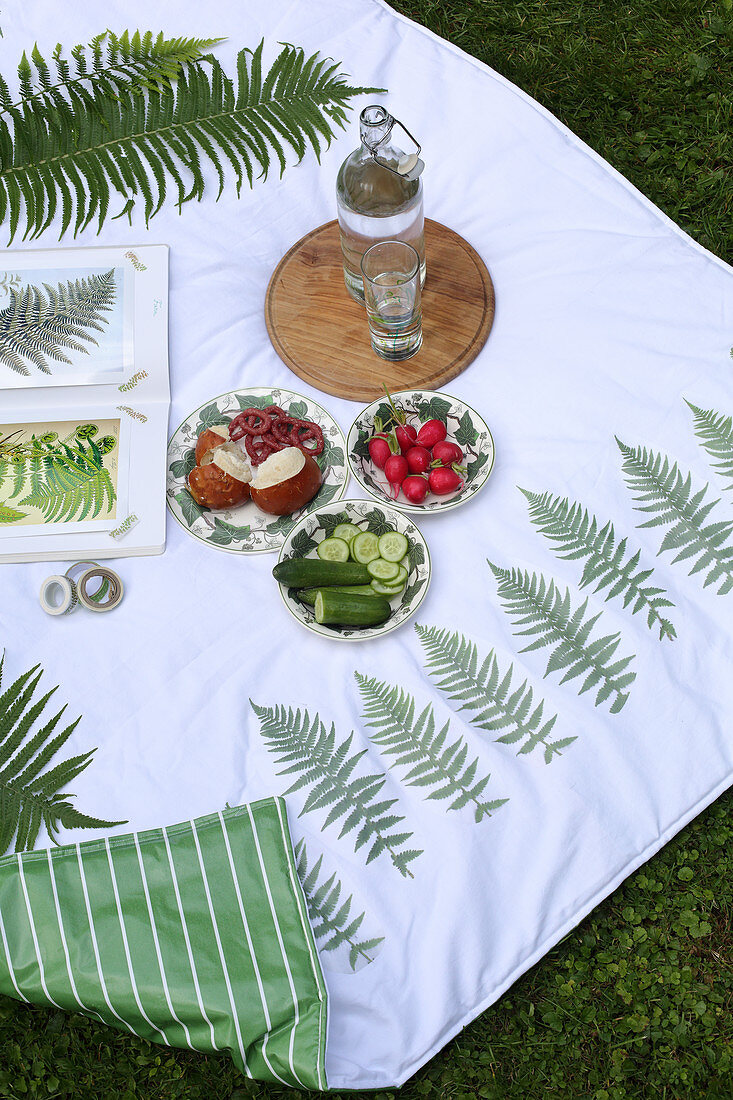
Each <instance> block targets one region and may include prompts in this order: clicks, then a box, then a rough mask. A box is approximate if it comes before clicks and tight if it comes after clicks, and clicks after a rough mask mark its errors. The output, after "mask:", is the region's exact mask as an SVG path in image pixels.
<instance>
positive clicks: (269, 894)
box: [247, 806, 305, 1088]
mask: <svg viewBox="0 0 733 1100" xmlns="http://www.w3.org/2000/svg"><path fill="white" fill-rule="evenodd" d="M247 813H248V814H249V820H250V824H251V825H252V835H253V837H254V842H255V848H256V849H257V859H258V860H259V864H260V871H261V874H262V881H263V882H264V884H265V890H266V891H267V900H268V902H269V905H270V912H271V913H272V919H273V921H274V922H275V933H276V935H277V942H278V944H279V945H280V952H281V954H282V960H283V963H284V965H285V972H286V974H287V976H288V984H289V986H290V992H291V994H292V997H293V1012H294V1014H295V1019H294V1021H293V1027H292V1030H291V1032H290V1048H289V1058H290V1069H291V1072H292V1074H293V1077H294V1078H295V1080H296V1081H297V1082H298V1084H299V1085H301V1086H302V1087H303V1088H305V1085H303V1082H302V1081H301V1080H300V1078H299V1077H298V1075H297V1073H296V1072H295V1059H294V1048H295V1029H296V1028H297V1026H298V1024H299V1022H300V1008H299V1006H298V995H297V993H296V991H295V983H294V981H293V974H292V971H291V969H290V962H289V960H288V954H287V951H286V950H285V944H284V943H283V937H282V930H281V928H280V922H279V921H278V919H277V911H276V909H275V903H274V901H273V899H272V891H271V890H270V881H269V879H268V877H267V871H266V870H265V861H264V859H263V858H262V848H261V847H260V838H259V834H258V832H257V825H256V824H255V819H254V814H253V813H252V808H251V807H250V806H247Z"/></svg>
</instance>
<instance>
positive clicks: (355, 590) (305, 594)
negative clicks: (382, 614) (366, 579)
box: [298, 584, 402, 606]
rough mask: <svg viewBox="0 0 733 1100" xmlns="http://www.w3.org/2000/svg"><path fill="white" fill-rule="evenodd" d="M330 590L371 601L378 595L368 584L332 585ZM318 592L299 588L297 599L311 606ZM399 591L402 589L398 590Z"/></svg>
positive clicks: (312, 589) (318, 590)
mask: <svg viewBox="0 0 733 1100" xmlns="http://www.w3.org/2000/svg"><path fill="white" fill-rule="evenodd" d="M330 589H331V591H332V592H350V593H351V595H352V596H371V598H372V599H373V598H374V597H375V596H378V595H379V593H378V592H377V591H376V590H375V589H374V588H372V586H371V585H370V584H346V585H340V584H334V585H331V586H330ZM320 591H321V589H320V588H301V590H300V592H298V599H299V600H302V601H303V603H309V604H311V606H312V605H313V604H314V603H315V602H316V596H317V595H318V593H319V592H320ZM401 591H402V589H400V592H401Z"/></svg>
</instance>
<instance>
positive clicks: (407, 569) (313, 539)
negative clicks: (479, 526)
mask: <svg viewBox="0 0 733 1100" xmlns="http://www.w3.org/2000/svg"><path fill="white" fill-rule="evenodd" d="M272 573H273V576H274V578H275V580H276V581H278V582H279V585H280V595H281V596H282V599H283V602H284V604H285V606H286V607H287V609H288V611H289V612H290V614H291V615H292V616H293V618H295V619H297V620H298V622H299V623H302V624H303V626H305V627H306V628H307V629H308V630H312V631H314V633H316V634H320V635H321V636H322V637H324V638H334V639H336V640H338V641H348V642H357V641H361V640H362V639H365V638H376V637H379V636H381V635H382V634H388V633H389V632H390V631H392V630H396V629H397V627H398V626H401V625H402V623H404V622H406V621H407V619H409V618H410V617H411V616H412V615H413V614H414V613H415V612H416V611H417V609H418V607H419V606H420V604H421V603H422V601H423V600H424V599H425V596H426V594H427V591H428V585H429V584H430V552H429V550H428V547H427V543H426V542H425V539H424V538H423V536H422V535H421V533H420V531H419V530H418V528H417V527H416V526H415V524H414V523H413V522H412V521H411V520H410V519H408V517H407V516H405V515H404V514H402V513H401V512H398V511H397V510H396V509H394V508H389V507H387V506H385V505H382V504H374V503H372V502H371V501H368V500H341V501H336V502H334V503H332V504H326V505H324V507H322V508H317V509H315V510H314V511H313V512H309V513H308V514H307V515H304V516H303V517H302V518H301V519H300V521H299V522H298V523H296V525H295V526H294V527H293V528H292V530H291V531H290V532H289V533H288V535H287V537H286V539H285V542H284V543H283V545H282V549H281V550H280V557H279V559H278V563H277V565H276V566H275V568H274V569H273V571H272Z"/></svg>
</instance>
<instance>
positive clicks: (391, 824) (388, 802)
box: [250, 699, 422, 878]
mask: <svg viewBox="0 0 733 1100" xmlns="http://www.w3.org/2000/svg"><path fill="white" fill-rule="evenodd" d="M250 704H251V706H252V709H253V711H254V712H255V714H256V715H257V717H258V718H259V719H260V733H261V734H262V736H263V738H264V739H265V741H266V742H267V747H268V749H269V750H270V751H271V752H272V753H273V754H274V755H275V757H276V758H277V761H278V763H280V764H284V765H285V767H283V768H282V769H281V770H280V771H279V772H278V773H277V774H278V775H294V776H297V777H298V778H297V779H296V780H295V782H294V783H293V784H292V785H291V786H290V787H288V789H287V791H285V792H284V793H285V794H292V793H294V792H295V791H299V790H301V789H302V788H304V787H309V788H310V790H309V793H308V795H307V797H306V800H305V804H304V806H303V809H302V810H301V816H302V815H303V814H306V813H310V812H312V811H313V810H324V809H328V813H327V815H326V819H325V821H324V823H323V825H322V826H321V828H322V829H326V828H328V826H329V825H332V824H333V823H334V822H336V821H341V822H342V824H341V832H340V833H339V837H344V836H346V835H347V834H348V833H351V832H353V831H354V830H357V832H356V837H355V840H354V850H355V851H357V852H358V851H359V849H360V848H363V847H366V849H367V857H366V862H367V863H371V862H372V860H374V859H376V858H377V857H378V856H380V855H382V853H383V852H386V853H387V854H388V855H389V858H390V859H391V861H392V863H393V864H394V866H395V867H396V868H397V869H398V871H399V872H400V874H402V875H405V876H408V877H409V878H413V877H414V876H413V874H412V872H411V870H410V869H409V864H410V863H411V862H412V860H414V859H416V858H417V857H418V856H419V855H421V854H422V853H421V851H416V850H415V849H406V848H405V844H406V843H407V842H408V841H409V840H411V839H412V835H413V834H412V833H411V832H407V831H405V830H404V829H403V830H401V831H399V832H395V827H396V826H397V825H399V823H400V822H401V821H404V820H405V819H404V817H403V816H400V815H398V814H397V813H395V812H394V809H393V807H394V806H395V804H396V802H397V799H396V798H388V799H385V798H380V797H378V796H380V795H381V792H382V788H383V787H384V785H385V783H386V782H387V777H386V775H384V774H383V773H375V774H370V775H360V774H359V773H358V770H357V767H358V764H359V761H360V760H361V758H362V757H363V756H364V755H365V753H366V752H367V750H366V749H361V750H360V751H358V752H354V753H352V752H351V748H352V743H353V740H354V734H353V733H351V734H349V736H348V737H347V738H346V739H345V740H343V741H340V742H338V741H337V740H336V728H335V726H333V725H332V726H331V729H330V730H327V729H326V727H325V726H324V724H323V722H322V721H321V720H320V718H319V716H318V715H317V714H316V715H315V716H314V718H313V719H312V720H311V718H310V715H309V714H308V711H307V710H306V711H303V712H302V713H301V711H300V710H293V708H292V707H287V708H286V707H283V706H275V707H261V706H258V705H257V704H256V703H253V702H252V700H251V699H250Z"/></svg>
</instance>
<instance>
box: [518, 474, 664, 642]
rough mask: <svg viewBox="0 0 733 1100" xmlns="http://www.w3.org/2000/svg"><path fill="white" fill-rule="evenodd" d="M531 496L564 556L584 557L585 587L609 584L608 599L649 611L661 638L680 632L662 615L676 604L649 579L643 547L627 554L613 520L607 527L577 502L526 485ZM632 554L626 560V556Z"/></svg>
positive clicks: (539, 522)
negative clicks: (643, 566) (533, 490)
mask: <svg viewBox="0 0 733 1100" xmlns="http://www.w3.org/2000/svg"><path fill="white" fill-rule="evenodd" d="M521 492H523V493H524V495H525V496H526V498H527V500H528V501H529V516H530V519H531V520H532V523H534V525H535V527H537V529H538V530H539V531H541V533H542V534H543V535H544V536H545V538H547V539H549V540H550V542H551V543H552V544H553V546H552V548H553V550H554V552H555V553H556V554H557V556H558V557H559V558H565V559H569V560H571V561H577V560H579V559H584V565H583V575H582V577H581V579H580V587H581V588H585V587H586V586H587V585H589V584H595V588H594V589H593V591H594V592H599V591H600V590H601V589H608V591H607V593H606V600H611V599H613V598H614V596H622V597H623V605H624V607H631V613H632V615H635V614H636V613H637V611H644V613H645V615H646V621H647V626H648V627H649V629H650V630H656V629H658V630H659V639H660V641H661V640H662V638H670V639H674V638H676V637H677V632H676V630H675V628H674V626H673V625H672V623H671V622H670V621H669V619H666V618H664V616H663V615H662V614H661V609H663V608H666V607H674V604H673V603H672V601H671V600H670V599H667V594H666V592H665V590H664V589H663V588H657V587H655V586H654V585H651V584H648V583H647V582H648V581H649V579H650V577H652V575H653V574H654V570H653V569H640V568H639V558H640V557H641V550H637V551H636V552H635V553H633V554H629V556H628V557H626V542H627V540H626V538H622V539H621V540H620V541H618V542H617V541H616V534H615V532H614V529H613V524H612V523H611V521H610V520H609V521H608V522H607V523H604V524H603V526H601V524H600V523H599V521H598V520H597V519H596V517H595V516H594V515H593V514H592V513H590V512H588V510H587V508H584V507H583V505H582V504H578V503H577V501H574V502H573V503H570V502H569V501H568V500H567V498H565V499H563V498H561V497H556V496H553V495H552V493H530V492H528V491H527V490H526V489H522V490H521ZM625 557H626V560H624V558H625Z"/></svg>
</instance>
